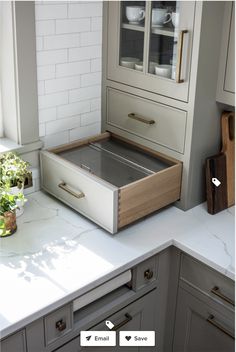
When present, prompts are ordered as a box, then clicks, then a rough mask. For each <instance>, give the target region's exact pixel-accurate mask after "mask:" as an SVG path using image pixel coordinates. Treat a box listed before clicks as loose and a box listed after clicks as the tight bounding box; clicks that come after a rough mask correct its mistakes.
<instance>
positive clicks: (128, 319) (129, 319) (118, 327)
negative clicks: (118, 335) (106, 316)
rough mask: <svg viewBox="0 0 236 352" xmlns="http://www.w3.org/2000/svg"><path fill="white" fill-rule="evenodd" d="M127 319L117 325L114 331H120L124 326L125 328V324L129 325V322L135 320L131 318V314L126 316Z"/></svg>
mask: <svg viewBox="0 0 236 352" xmlns="http://www.w3.org/2000/svg"><path fill="white" fill-rule="evenodd" d="M125 318H126V319H124V320H123V321H122V322H120V323H119V324H117V325H115V326H114V327H113V328H112V330H118V329H120V328H121V327H122V326H124V325H125V324H127V323H128V322H129V321H131V320H132V319H133V318H132V317H131V315H130V314H129V313H126V314H125Z"/></svg>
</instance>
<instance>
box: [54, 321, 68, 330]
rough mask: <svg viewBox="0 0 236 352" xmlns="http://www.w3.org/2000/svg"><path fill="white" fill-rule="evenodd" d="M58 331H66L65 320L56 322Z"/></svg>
mask: <svg viewBox="0 0 236 352" xmlns="http://www.w3.org/2000/svg"><path fill="white" fill-rule="evenodd" d="M56 329H57V330H58V331H60V332H61V331H63V330H65V329H66V322H65V321H63V319H61V320H59V321H57V322H56Z"/></svg>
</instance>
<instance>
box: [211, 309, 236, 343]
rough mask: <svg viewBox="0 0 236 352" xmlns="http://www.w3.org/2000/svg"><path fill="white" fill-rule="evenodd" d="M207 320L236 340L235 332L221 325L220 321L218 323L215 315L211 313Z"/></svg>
mask: <svg viewBox="0 0 236 352" xmlns="http://www.w3.org/2000/svg"><path fill="white" fill-rule="evenodd" d="M206 321H207V322H208V323H210V324H211V325H213V326H215V327H216V328H217V329H219V330H220V331H222V332H223V333H224V334H226V335H228V336H229V337H231V338H232V339H233V340H235V337H234V335H233V334H231V332H229V331H228V330H226V329H225V328H224V327H223V326H221V325H220V324H219V323H217V322H216V321H215V317H214V315H212V314H210V315H209V317H208V318H207V319H206Z"/></svg>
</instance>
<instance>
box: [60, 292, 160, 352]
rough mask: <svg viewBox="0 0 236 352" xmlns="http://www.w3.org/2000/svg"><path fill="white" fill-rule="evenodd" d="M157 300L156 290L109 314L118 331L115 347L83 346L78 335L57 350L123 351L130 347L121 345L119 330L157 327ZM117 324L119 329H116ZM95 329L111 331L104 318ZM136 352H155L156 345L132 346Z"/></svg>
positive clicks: (70, 351) (61, 351)
mask: <svg viewBox="0 0 236 352" xmlns="http://www.w3.org/2000/svg"><path fill="white" fill-rule="evenodd" d="M155 300H156V290H154V291H152V292H150V293H148V294H147V295H145V296H143V297H142V298H140V299H138V300H137V301H135V302H134V303H131V304H129V305H128V306H127V307H125V308H123V309H121V310H120V311H118V312H117V313H115V314H112V315H111V316H108V317H107V319H108V320H110V321H112V323H113V324H114V325H115V327H114V329H115V330H116V333H117V345H116V346H115V347H81V346H80V337H79V336H78V337H76V338H75V339H74V340H72V341H70V342H69V343H67V344H65V345H64V346H63V347H61V348H59V349H57V350H56V351H55V352H80V351H87V352H97V351H104V350H106V351H107V352H122V351H124V350H125V349H126V348H128V347H120V346H119V331H140V330H144V331H150V330H152V331H153V330H154V331H155V330H156V329H155V319H156V310H155ZM116 326H117V329H116ZM90 330H94V331H109V329H108V328H107V326H106V324H105V320H103V321H102V322H101V323H99V324H98V325H96V326H94V327H93V328H92V329H90ZM132 351H134V352H154V351H156V347H143V348H142V347H132Z"/></svg>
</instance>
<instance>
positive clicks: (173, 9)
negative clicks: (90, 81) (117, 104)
mask: <svg viewBox="0 0 236 352" xmlns="http://www.w3.org/2000/svg"><path fill="white" fill-rule="evenodd" d="M194 11H195V3H194V1H166V2H164V1H162V2H160V1H146V2H145V1H121V2H120V1H110V2H108V31H107V33H108V55H107V57H108V63H107V64H108V65H107V78H108V79H111V80H115V81H117V82H121V83H125V84H128V85H131V86H134V87H137V88H141V89H145V90H148V91H152V92H155V93H159V94H162V95H165V96H168V97H172V98H175V99H179V100H183V101H187V100H188V86H189V73H190V58H191V47H192V38H193V23H194Z"/></svg>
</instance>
